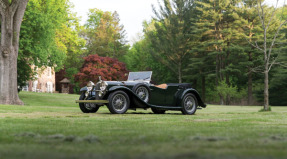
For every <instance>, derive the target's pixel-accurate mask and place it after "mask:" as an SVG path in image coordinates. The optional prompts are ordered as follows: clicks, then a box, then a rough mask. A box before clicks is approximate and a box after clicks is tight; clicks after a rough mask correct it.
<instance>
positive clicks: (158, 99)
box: [148, 86, 166, 106]
mask: <svg viewBox="0 0 287 159" xmlns="http://www.w3.org/2000/svg"><path fill="white" fill-rule="evenodd" d="M150 90H151V93H150V99H149V102H148V103H149V104H151V105H158V106H165V103H166V102H165V93H166V89H162V88H158V87H155V86H150Z"/></svg>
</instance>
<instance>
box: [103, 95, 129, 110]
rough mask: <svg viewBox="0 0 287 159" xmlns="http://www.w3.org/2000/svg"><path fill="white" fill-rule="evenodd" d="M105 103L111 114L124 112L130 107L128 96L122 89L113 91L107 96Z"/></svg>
mask: <svg viewBox="0 0 287 159" xmlns="http://www.w3.org/2000/svg"><path fill="white" fill-rule="evenodd" d="M108 101H109V103H108V104H107V106H108V108H109V110H110V112H111V113H112V114H124V113H125V112H127V110H128V108H129V107H130V99H129V96H128V95H127V94H126V93H125V92H124V91H115V92H113V93H111V94H110V95H109V97H108Z"/></svg>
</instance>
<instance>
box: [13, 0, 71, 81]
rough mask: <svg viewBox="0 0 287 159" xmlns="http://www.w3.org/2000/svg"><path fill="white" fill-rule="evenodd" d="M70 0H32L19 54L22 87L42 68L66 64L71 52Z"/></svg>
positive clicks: (25, 21) (25, 19)
mask: <svg viewBox="0 0 287 159" xmlns="http://www.w3.org/2000/svg"><path fill="white" fill-rule="evenodd" d="M68 2H69V1H68V0H49V1H46V0H30V1H29V3H28V5H27V9H26V12H25V14H24V18H23V22H22V26H21V35H20V46H19V56H18V86H25V85H26V82H27V81H28V80H31V79H33V77H34V76H33V75H34V74H35V73H34V70H33V69H32V67H31V66H36V67H38V68H42V67H47V66H50V67H55V66H57V68H61V67H62V66H63V62H64V59H65V57H66V53H67V51H68V49H67V46H66V41H69V39H68V38H67V35H66V34H69V26H68V25H69V24H68V23H69V22H70V21H69V19H70V17H69V15H70V13H69V10H68V9H69V8H70V5H69V4H68Z"/></svg>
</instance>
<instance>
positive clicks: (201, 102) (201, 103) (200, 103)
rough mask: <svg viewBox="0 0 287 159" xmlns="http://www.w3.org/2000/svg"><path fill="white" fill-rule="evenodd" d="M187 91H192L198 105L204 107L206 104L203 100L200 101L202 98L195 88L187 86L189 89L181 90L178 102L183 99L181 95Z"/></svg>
mask: <svg viewBox="0 0 287 159" xmlns="http://www.w3.org/2000/svg"><path fill="white" fill-rule="evenodd" d="M187 93H192V94H194V95H195V97H196V98H197V102H198V105H199V106H201V107H203V108H206V104H204V102H203V101H202V99H201V97H200V95H199V93H198V92H197V91H196V90H195V89H193V88H189V89H186V90H184V91H183V93H182V94H181V96H180V100H179V101H180V102H181V101H182V100H183V97H184V96H185V95H186V94H187Z"/></svg>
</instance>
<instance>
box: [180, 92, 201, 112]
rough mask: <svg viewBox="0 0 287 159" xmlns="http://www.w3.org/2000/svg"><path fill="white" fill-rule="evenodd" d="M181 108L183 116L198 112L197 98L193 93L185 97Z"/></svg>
mask: <svg viewBox="0 0 287 159" xmlns="http://www.w3.org/2000/svg"><path fill="white" fill-rule="evenodd" d="M181 106H182V110H181V112H182V114H184V115H193V114H194V113H195V112H196V109H197V106H198V104H197V99H196V97H195V96H194V95H193V94H191V93H188V94H186V95H185V96H184V97H183V100H182V102H181Z"/></svg>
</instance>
